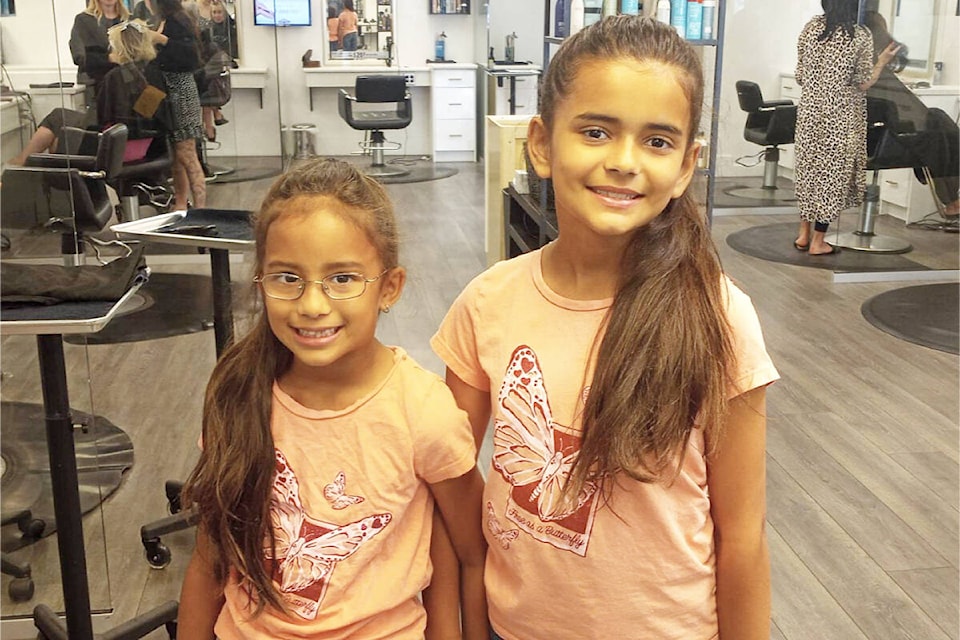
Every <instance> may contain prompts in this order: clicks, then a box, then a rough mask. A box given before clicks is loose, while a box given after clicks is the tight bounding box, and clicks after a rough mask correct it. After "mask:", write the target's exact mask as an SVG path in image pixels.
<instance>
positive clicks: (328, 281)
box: [253, 269, 390, 300]
mask: <svg viewBox="0 0 960 640" xmlns="http://www.w3.org/2000/svg"><path fill="white" fill-rule="evenodd" d="M387 271H390V269H384V270H383V272H381V273H380V275H378V276H376V277H375V278H364V277H363V274H362V273H333V274H331V275H329V276H327V277H325V278H323V279H322V280H304V279H303V278H301V277H300V276H298V275H294V274H292V273H265V274H263V275H262V276H257V277H256V278H254V279H253V281H254V282H257V283H259V284H260V286H261V287H262V288H263V293H264V294H266V295H267V296H269V297H271V298H275V299H277V300H296V299H298V298H299V297H300V296H302V295H303V292H304V291H305V290H306V288H307V285H308V284H319V285H320V287H321V288H322V289H323V292H324V293H325V294H327V297H328V298H330V299H331V300H349V299H351V298H359V297H360V296H362V295H363V292H364V291H366V290H367V284H368V283H370V282H376V281H377V280H379V279H380V278H381V277H383V275H384V274H385V273H386V272H387Z"/></svg>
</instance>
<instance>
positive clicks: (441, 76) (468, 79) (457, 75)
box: [433, 69, 477, 87]
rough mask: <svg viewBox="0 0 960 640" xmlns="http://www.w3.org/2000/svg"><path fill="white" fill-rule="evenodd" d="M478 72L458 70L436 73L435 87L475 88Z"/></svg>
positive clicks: (434, 74)
mask: <svg viewBox="0 0 960 640" xmlns="http://www.w3.org/2000/svg"><path fill="white" fill-rule="evenodd" d="M476 76H477V72H476V71H474V70H473V69H458V70H456V71H453V70H450V71H446V70H444V71H434V72H433V86H434V87H475V86H477V84H476V80H477V78H476Z"/></svg>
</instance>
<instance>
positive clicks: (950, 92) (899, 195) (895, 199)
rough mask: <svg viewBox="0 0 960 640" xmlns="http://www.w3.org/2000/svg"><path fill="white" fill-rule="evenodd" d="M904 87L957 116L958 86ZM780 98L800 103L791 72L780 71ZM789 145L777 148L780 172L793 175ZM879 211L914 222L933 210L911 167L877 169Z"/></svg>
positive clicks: (959, 114)
mask: <svg viewBox="0 0 960 640" xmlns="http://www.w3.org/2000/svg"><path fill="white" fill-rule="evenodd" d="M907 86H908V88H909V89H910V90H911V91H912V92H913V93H914V95H916V96H917V97H918V98H920V100H921V101H923V103H924V104H925V105H927V107H930V108H938V109H942V110H943V111H945V112H946V113H947V114H948V115H949V116H950V117H951V118H953V119H954V120H957V118H958V117H960V87H957V86H947V85H937V86H932V87H911V86H909V85H907ZM779 87H780V98H781V99H783V100H793V101H794V102H800V85H799V84H797V79H796V76H795V74H793V73H781V74H780V85H779ZM794 162H795V151H794V146H793V145H785V146H783V147H781V149H780V175H781V176H784V177H787V178H790V179H791V180H792V179H793V177H794ZM880 184H881V186H882V188H881V189H880V214H881V215H883V214H886V215H891V216H893V217H895V218H899V219H900V220H903V221H904V222H906V223H911V222H916V221H918V220H920V219H921V218H923V217H924V216H926V215H927V214H929V213H930V212H932V211H935V210H936V208H937V206H936V203H935V202H934V199H933V194H931V193H930V189H929V188H928V187H927V185H925V184H922V183H921V182H920V181H919V180H917V178H916V176H915V175H914V173H913V169H910V168H906V169H885V170H883V171H881V172H880Z"/></svg>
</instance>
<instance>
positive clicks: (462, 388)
mask: <svg viewBox="0 0 960 640" xmlns="http://www.w3.org/2000/svg"><path fill="white" fill-rule="evenodd" d="M447 386H448V387H450V391H452V392H453V398H454V400H456V401H457V406H458V407H460V408H461V409H463V410H464V411H466V412H467V417H468V418H470V426H471V427H472V428H473V439H474V440H475V444H476V445H477V452H479V451H480V445H481V443H483V436H484V435H486V433H487V425H488V424H489V422H490V393H489V392H487V391H481V390H480V389H477V388H476V387H471V386H470V385H469V384H467V383H466V382H464V381H463V380H461V379H460V378H459V377H457V374H455V373H454V372H453V371H451V370H450V368H449V367H447Z"/></svg>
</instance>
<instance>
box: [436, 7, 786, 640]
mask: <svg viewBox="0 0 960 640" xmlns="http://www.w3.org/2000/svg"><path fill="white" fill-rule="evenodd" d="M702 102H703V72H702V69H701V64H700V60H699V54H698V53H697V52H696V51H695V50H694V49H693V47H691V46H690V44H689V43H687V42H685V41H684V40H682V39H681V38H680V37H679V36H678V35H677V33H676V30H675V29H673V28H672V27H670V26H669V25H666V24H663V23H659V22H656V21H655V20H652V19H649V18H642V17H637V16H615V17H609V18H606V19H604V20H602V21H600V22H598V23H596V24H594V25H591V26H589V27H587V28H586V29H583V30H582V31H580V32H578V33H577V34H576V35H574V36H573V37H571V38H569V39H567V40H566V41H565V42H564V43H563V45H562V46H561V47H560V48H559V49H558V51H557V53H556V55H555V56H554V57H552V58H551V60H550V65H549V66H548V67H547V71H546V73H545V75H544V77H543V79H542V82H541V88H540V114H539V115H538V116H536V117H534V118H533V119H532V121H531V123H530V126H529V130H528V140H527V145H528V150H529V153H530V157H531V160H532V163H533V167H534V169H535V170H536V172H537V175H539V176H540V177H541V178H551V179H552V181H553V189H554V194H555V201H556V216H557V223H558V227H559V235H558V237H557V238H556V240H554V241H553V242H551V243H550V244H548V245H546V246H545V247H543V248H542V249H540V250H536V251H532V252H530V253H527V254H525V255H522V256H519V257H517V258H515V259H512V260H508V261H505V262H501V263H499V264H497V265H495V266H494V267H492V268H491V269H489V270H488V271H486V272H485V273H483V274H481V275H480V276H478V277H477V278H476V279H474V281H473V282H471V283H470V284H469V285H468V286H467V288H466V289H465V291H464V292H463V293H462V294H461V295H460V297H459V298H458V299H457V301H456V302H455V303H454V305H453V307H452V308H451V310H450V312H449V314H448V316H447V317H446V318H445V320H444V321H443V324H442V325H441V327H440V329H439V331H438V333H437V334H436V335H435V336H434V338H433V340H432V346H433V347H434V350H435V351H436V352H437V354H438V355H439V356H440V357H441V358H442V359H443V360H444V362H445V363H446V364H447V381H448V384H449V385H450V387H451V388H452V389H453V392H454V396H455V397H456V398H457V402H458V403H459V404H460V406H461V407H462V408H464V409H465V410H466V411H467V413H468V414H469V415H470V421H471V423H472V426H473V428H474V431H475V437H476V439H477V441H480V440H481V439H482V438H483V437H484V434H485V433H486V430H487V428H488V427H487V425H488V421H489V420H490V418H491V417H492V418H493V456H492V465H491V469H490V472H489V474H488V477H487V483H486V488H485V491H484V498H483V502H484V532H485V534H486V537H487V540H488V542H489V552H488V556H487V566H486V573H485V578H486V590H487V600H488V603H489V608H490V621H491V624H492V626H493V629H494V630H495V632H496V634H498V635H499V637H502V638H504V639H506V640H519V639H521V638H522V639H528V638H535V639H542V638H550V639H557V640H563V639H581V638H657V639H658V640H667V639H676V640H707V639H710V638H717V637H719V638H723V639H728V638H737V639H738V640H741V639H752V638H767V637H768V636H769V632H770V628H769V626H770V619H769V611H770V583H769V580H770V577H769V560H768V552H767V543H766V538H765V535H764V516H765V494H764V442H765V436H764V430H765V405H764V397H765V387H766V385H767V384H769V383H770V382H772V381H773V380H774V379H775V378H776V377H777V373H776V370H775V369H774V367H773V364H772V363H771V361H770V358H769V357H768V356H767V353H766V351H765V349H764V344H763V339H762V336H761V332H760V327H759V324H758V322H757V316H756V313H755V311H754V309H753V306H752V304H751V302H750V300H749V298H748V297H747V296H746V295H745V294H744V293H742V292H741V291H740V290H739V289H737V287H736V286H734V285H733V283H732V282H731V281H730V280H729V279H728V278H727V277H726V276H725V275H724V273H723V271H722V269H721V266H720V261H719V259H718V256H717V253H716V249H715V248H714V246H713V243H712V241H711V239H710V230H709V228H708V226H707V222H706V220H705V217H704V215H703V212H702V210H700V209H699V208H698V206H697V204H696V202H695V200H694V198H693V196H692V195H691V194H690V192H689V190H688V186H689V184H690V182H691V179H692V177H693V174H694V170H695V167H696V166H697V156H698V153H699V150H700V149H699V145H698V144H697V143H696V142H695V141H694V135H695V133H696V132H697V130H698V125H699V122H700V109H701V104H702ZM491 414H492V415H491Z"/></svg>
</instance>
